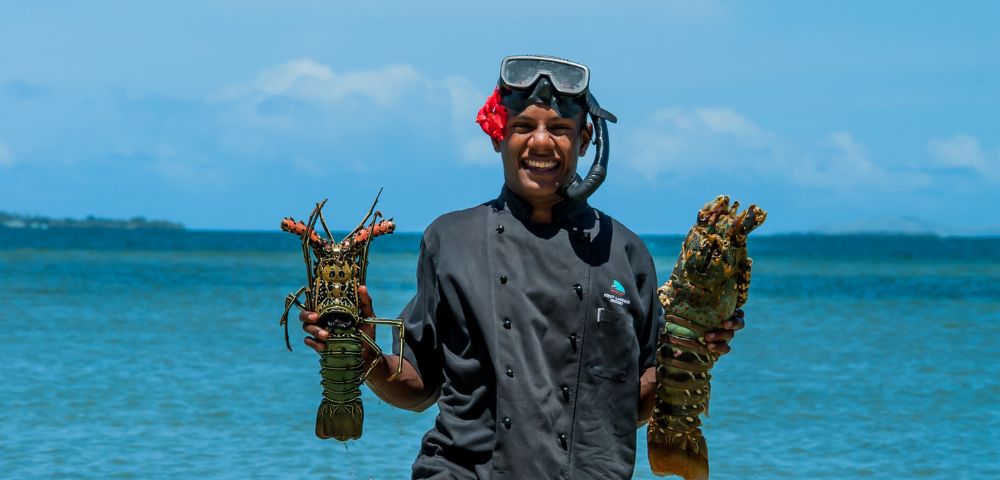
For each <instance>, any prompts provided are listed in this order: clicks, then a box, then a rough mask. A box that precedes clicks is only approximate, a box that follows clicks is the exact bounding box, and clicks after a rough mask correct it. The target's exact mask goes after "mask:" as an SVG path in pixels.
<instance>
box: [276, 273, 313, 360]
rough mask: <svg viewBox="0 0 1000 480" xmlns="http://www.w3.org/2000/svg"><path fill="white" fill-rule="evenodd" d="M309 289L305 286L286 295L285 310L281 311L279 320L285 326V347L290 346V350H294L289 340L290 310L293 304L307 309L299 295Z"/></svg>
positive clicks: (301, 308) (300, 308)
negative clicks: (300, 300)
mask: <svg viewBox="0 0 1000 480" xmlns="http://www.w3.org/2000/svg"><path fill="white" fill-rule="evenodd" d="M307 289H308V287H306V286H303V287H302V288H300V289H298V291H296V292H295V293H289V294H288V296H287V297H285V311H284V312H282V313H281V321H280V322H279V325H282V326H284V327H285V347H286V348H288V351H289V352H290V351H292V343H291V342H289V341H288V311H289V310H291V309H292V305H295V306H296V307H299V310H305V309H306V307H305V305H302V303H300V302H299V297H300V296H301V295H302V294H303V293H305V291H306V290H307Z"/></svg>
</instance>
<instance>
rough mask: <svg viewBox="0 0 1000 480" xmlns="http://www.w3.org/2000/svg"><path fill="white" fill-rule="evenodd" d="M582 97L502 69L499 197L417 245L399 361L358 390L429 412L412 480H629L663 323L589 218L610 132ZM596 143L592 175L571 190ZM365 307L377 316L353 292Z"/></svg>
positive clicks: (485, 114)
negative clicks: (433, 411)
mask: <svg viewBox="0 0 1000 480" xmlns="http://www.w3.org/2000/svg"><path fill="white" fill-rule="evenodd" d="M588 85H589V70H587V69H586V67H584V66H582V65H580V64H576V63H573V62H569V61H565V60H561V59H556V58H553V57H539V56H524V57H508V58H507V59H505V60H504V62H503V64H502V66H501V76H500V81H499V82H498V87H497V90H496V91H495V92H494V94H493V96H492V97H491V98H490V99H489V100H488V101H487V104H486V105H485V106H484V107H483V110H482V111H480V116H479V118H478V119H477V121H479V123H480V124H481V125H482V126H483V130H484V131H486V132H487V134H489V135H490V136H491V138H492V144H493V149H494V150H495V151H496V152H498V153H499V154H500V156H501V159H502V161H503V172H504V186H503V188H502V190H501V192H500V195H499V197H497V198H496V199H495V200H492V201H489V202H487V203H484V204H482V205H479V206H477V207H473V208H470V209H467V210H462V211H458V212H452V213H449V214H446V215H443V216H441V217H439V218H438V219H437V220H435V221H434V222H433V223H432V224H431V225H430V226H429V227H428V228H427V230H426V231H425V232H424V236H423V239H422V242H421V249H420V260H419V263H418V267H417V293H416V295H415V296H414V298H413V299H412V300H411V301H410V303H409V304H408V305H407V307H406V309H405V310H404V311H403V313H402V314H401V318H402V319H403V321H404V323H405V325H406V342H407V347H408V349H407V351H406V354H405V358H404V359H400V357H399V356H397V355H386V356H384V357H383V360H384V361H381V362H379V365H378V366H377V367H376V368H375V370H374V371H373V373H372V374H371V376H370V377H369V379H368V385H369V387H370V388H371V389H372V390H373V391H374V392H375V393H376V394H377V395H378V396H379V397H381V398H382V399H383V400H385V401H386V402H388V403H390V404H392V405H395V406H397V407H400V408H406V409H411V410H417V411H420V410H423V409H426V408H427V407H428V406H430V405H431V404H432V403H434V402H436V403H437V404H438V407H439V408H440V413H439V415H438V417H437V420H436V422H435V425H434V428H432V429H431V430H430V431H429V432H428V433H427V435H425V436H424V438H423V441H422V445H421V450H420V454H419V456H418V457H417V459H416V461H415V462H414V465H413V478H421V479H423V478H441V479H444V478H448V479H451V478H460V479H465V478H514V479H536V478H571V479H587V478H594V479H607V478H629V477H630V476H631V474H632V470H633V466H634V463H635V430H636V427H637V425H641V424H642V423H644V422H645V420H646V419H647V418H648V417H649V415H650V413H651V410H652V405H653V400H654V398H655V393H654V390H655V383H656V374H655V363H656V361H655V348H656V341H657V333H658V331H659V329H660V328H661V326H662V320H661V314H662V312H661V307H660V305H659V302H658V300H657V296H656V288H657V286H658V285H657V278H656V272H655V270H654V266H653V260H652V257H651V256H650V254H649V252H648V251H647V249H646V247H645V245H643V243H642V241H641V240H640V239H639V238H638V237H637V236H636V235H635V234H634V233H632V232H631V231H629V230H628V229H627V228H625V227H624V226H622V225H621V224H620V223H618V222H617V221H615V220H614V219H612V218H611V217H609V216H607V215H606V214H604V213H603V212H600V211H599V210H596V209H594V208H592V207H590V205H588V204H587V202H586V197H587V196H588V195H589V194H590V193H592V192H593V190H594V189H596V187H597V186H598V185H600V182H601V181H602V180H603V176H604V170H603V169H604V167H605V166H606V165H607V150H606V143H607V136H606V133H605V130H604V120H605V119H609V120H612V121H614V120H615V119H614V116H613V115H611V114H610V113H608V112H607V111H605V110H603V109H601V108H600V107H599V106H598V105H597V102H596V100H595V99H594V97H593V95H591V94H590V92H589V90H588ZM588 113H589V114H590V115H591V117H592V118H593V119H594V121H595V123H594V124H588V123H587V117H586V116H587V114H588ZM595 129H596V135H597V138H598V140H599V141H598V142H597V143H598V150H599V152H598V155H596V157H597V159H596V160H595V163H594V166H593V167H591V170H590V174H589V175H588V176H587V178H586V179H585V180H584V179H580V178H579V177H578V176H577V175H576V171H577V160H578V158H579V157H580V156H581V155H584V154H585V153H586V151H587V148H588V145H589V144H590V141H591V139H592V138H593V137H594V136H595ZM362 303H363V306H362V312H363V314H364V315H369V316H374V313H373V312H372V309H371V299H370V298H369V297H368V294H367V290H366V289H364V288H363V287H362ZM741 316H742V314H740V315H739V316H734V317H733V318H732V319H730V320H729V322H728V323H727V325H728V326H729V327H730V328H728V329H726V330H720V331H717V332H714V333H713V334H711V335H710V336H709V338H708V340H709V341H710V342H711V343H710V344H709V348H710V349H711V350H713V351H715V352H717V353H718V354H723V353H726V352H728V351H729V346H728V344H727V342H728V341H729V340H730V339H732V337H733V331H734V330H737V329H739V328H742V326H743V321H742V319H741ZM300 318H301V319H302V321H303V322H304V327H303V328H304V329H305V331H306V332H307V333H309V334H310V335H312V337H309V338H306V339H305V343H306V344H307V345H309V346H310V347H312V348H314V349H317V350H319V349H322V346H323V341H324V340H325V338H327V333H326V331H325V330H324V329H322V328H320V327H319V326H318V325H316V322H317V321H318V318H317V316H316V314H314V313H311V312H303V313H302V314H301V315H300ZM397 349H398V346H397ZM397 351H398V350H397ZM400 361H402V362H403V365H402V369H403V370H402V371H403V373H402V374H401V375H400V376H399V377H397V378H396V379H394V380H392V381H389V380H388V377H389V376H390V374H391V373H392V372H394V370H395V367H396V366H397V365H398V362H400Z"/></svg>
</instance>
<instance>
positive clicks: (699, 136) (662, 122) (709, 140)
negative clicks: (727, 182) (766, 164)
mask: <svg viewBox="0 0 1000 480" xmlns="http://www.w3.org/2000/svg"><path fill="white" fill-rule="evenodd" d="M627 143H628V145H627V147H626V148H628V149H632V150H633V151H634V152H635V154H633V155H629V156H628V158H629V162H630V163H632V165H633V166H634V167H636V168H637V169H639V170H641V171H644V172H647V173H649V174H652V175H656V174H667V175H680V176H691V175H697V174H698V173H700V172H704V171H705V169H706V168H712V169H714V170H720V169H725V170H735V169H745V170H759V169H760V168H761V167H762V165H761V162H760V161H759V159H760V158H765V157H774V156H776V155H777V152H778V151H779V150H780V149H781V144H780V142H779V141H778V139H777V138H775V137H774V135H772V134H771V133H769V132H767V131H765V130H763V129H761V128H760V127H758V126H757V125H755V124H754V123H753V122H751V121H750V120H748V119H747V118H745V117H743V116H742V115H740V114H739V113H737V112H735V111H734V110H732V109H729V108H716V107H712V108H708V107H705V108H696V109H693V110H683V109H679V108H666V109H662V110H658V111H656V112H654V113H653V114H652V115H650V117H649V119H648V121H645V122H642V124H641V126H640V127H639V128H638V129H637V130H636V132H635V133H634V134H633V135H632V138H631V139H630V140H629V141H628V142H627Z"/></svg>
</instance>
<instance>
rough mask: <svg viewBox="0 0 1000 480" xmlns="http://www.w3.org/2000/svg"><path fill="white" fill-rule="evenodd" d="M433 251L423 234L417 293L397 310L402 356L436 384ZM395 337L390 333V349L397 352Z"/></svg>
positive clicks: (439, 376) (438, 375)
mask: <svg viewBox="0 0 1000 480" xmlns="http://www.w3.org/2000/svg"><path fill="white" fill-rule="evenodd" d="M433 259H434V255H433V252H432V251H430V248H429V247H428V246H427V241H426V236H425V237H424V240H422V241H421V242H420V257H419V260H418V261H417V293H416V294H415V295H414V296H413V298H412V299H410V302H409V303H408V304H407V305H406V307H405V308H404V309H403V311H402V313H400V314H399V318H400V320H402V321H403V326H404V329H405V334H404V337H405V341H406V348H405V349H404V351H403V358H405V359H407V360H409V362H410V363H411V364H412V365H413V367H414V368H416V369H417V373H419V374H420V378H421V379H423V381H424V384H425V385H427V386H435V387H440V386H441V382H442V377H443V375H442V362H441V347H440V342H439V340H438V335H437V333H438V332H437V312H438V311H439V308H440V303H441V302H440V300H441V295H440V289H439V288H438V281H437V278H438V277H437V269H436V268H435V267H434V260H433ZM399 350H400V344H399V337H398V336H395V335H394V336H393V341H392V351H393V353H395V354H397V355H398V354H399Z"/></svg>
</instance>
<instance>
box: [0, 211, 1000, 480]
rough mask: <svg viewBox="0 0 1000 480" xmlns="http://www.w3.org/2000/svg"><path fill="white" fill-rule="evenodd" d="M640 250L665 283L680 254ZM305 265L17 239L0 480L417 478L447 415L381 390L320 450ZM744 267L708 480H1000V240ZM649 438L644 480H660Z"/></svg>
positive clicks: (760, 251)
mask: <svg viewBox="0 0 1000 480" xmlns="http://www.w3.org/2000/svg"><path fill="white" fill-rule="evenodd" d="M646 240H647V244H648V245H649V247H650V250H651V251H652V252H653V255H654V257H655V258H656V262H657V269H658V272H659V273H660V276H661V281H662V280H664V277H665V275H667V274H669V270H670V268H671V267H672V265H673V261H674V258H675V255H676V253H677V249H678V247H679V244H680V237H647V238H646ZM418 244H419V236H416V235H394V236H391V237H386V238H380V239H379V241H378V242H377V245H378V248H377V249H375V250H374V253H373V258H372V264H371V268H370V273H369V275H370V288H371V291H372V293H373V296H374V297H375V307H376V312H377V313H379V314H381V315H383V316H390V315H395V314H396V313H397V312H398V311H399V310H400V309H401V308H402V306H403V305H404V304H405V302H406V301H407V300H408V299H409V296H410V295H411V294H412V292H413V290H414V271H415V261H416V254H417V247H418ZM297 248H298V246H297V244H296V242H295V241H294V239H293V238H292V237H290V236H289V235H287V234H281V233H230V232H225V233H222V232H184V231H181V232H140V231H131V232H110V231H58V230H49V231H24V230H4V229H0V305H3V308H2V310H0V328H2V331H3V335H2V336H0V382H2V384H0V418H2V421H0V468H2V470H0V477H6V478H50V477H53V476H57V477H72V478H105V477H139V478H163V477H167V478H178V477H192V476H193V477H212V478H235V477H243V478H245V477H251V478H270V477H292V478H302V477H306V476H309V477H313V478H335V479H369V478H375V479H399V478H409V466H410V464H411V462H412V461H413V459H414V457H415V456H416V453H417V449H418V445H419V441H420V437H421V435H422V434H423V433H424V432H425V431H426V430H427V429H428V428H430V426H431V425H432V423H433V418H434V415H435V414H436V408H435V407H432V408H431V409H430V410H428V411H426V412H423V413H419V414H416V413H410V412H406V411H402V410H396V409H393V408H390V407H388V406H387V405H385V404H384V403H382V402H381V401H380V400H378V399H377V398H376V397H375V396H374V395H372V394H371V393H370V392H366V394H365V405H366V410H367V417H366V419H365V429H366V430H365V434H364V436H363V437H362V438H361V439H360V440H358V441H353V442H348V443H346V444H343V443H339V442H336V441H331V440H327V441H321V440H318V439H316V438H315V437H314V436H313V422H314V419H315V412H316V406H317V404H318V402H319V398H320V387H319V381H318V380H319V377H318V374H317V368H318V367H317V360H316V355H315V353H313V352H312V351H311V350H309V349H307V348H306V347H305V346H301V347H299V346H298V345H301V343H298V344H296V350H295V352H294V353H288V352H287V351H285V348H284V343H283V340H282V332H281V329H280V328H279V327H278V317H279V315H280V314H281V307H282V301H283V298H284V295H285V294H286V293H288V292H290V291H292V290H294V289H295V288H297V287H298V286H299V285H300V284H301V282H302V281H303V278H304V267H303V266H302V263H301V257H300V256H299V254H297V253H296V251H297ZM750 249H751V255H752V256H753V257H754V260H755V264H754V280H753V284H752V287H751V291H750V302H749V304H748V306H747V308H746V312H747V320H748V327H747V329H746V330H744V331H742V332H740V333H739V335H738V336H737V338H736V340H735V341H734V342H733V352H732V353H730V354H729V355H727V356H726V357H725V358H724V359H723V360H722V361H721V362H720V363H719V365H718V366H717V367H716V370H715V378H716V380H715V382H714V387H713V396H712V407H711V408H712V412H711V413H712V416H711V418H709V419H708V420H707V421H706V428H705V433H706V436H707V438H708V442H709V447H710V451H711V463H712V473H713V477H712V478H713V479H742V478H759V479H783V478H788V479H792V478H794V479H845V478H884V479H900V478H919V479H925V478H940V479H944V478H970V479H971V478H975V479H981V478H1000V446H998V445H1000V413H998V407H1000V374H998V373H997V368H996V365H994V364H996V363H997V361H998V360H1000V354H998V353H997V352H998V348H1000V239H939V238H933V237H816V236H788V237H766V236H758V237H757V238H752V239H751V243H750ZM297 337H298V338H297V340H296V341H298V342H301V339H300V337H301V335H297ZM389 342H390V340H389V335H388V331H382V332H381V335H380V336H379V343H380V344H382V345H384V346H385V345H388V344H389ZM637 434H638V435H639V439H640V440H639V442H638V443H639V446H640V447H639V448H640V451H639V458H638V461H637V462H636V474H635V478H639V479H649V478H655V477H653V476H652V475H651V474H650V473H649V468H648V466H647V465H646V461H645V449H644V445H645V432H644V431H639V432H637Z"/></svg>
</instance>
